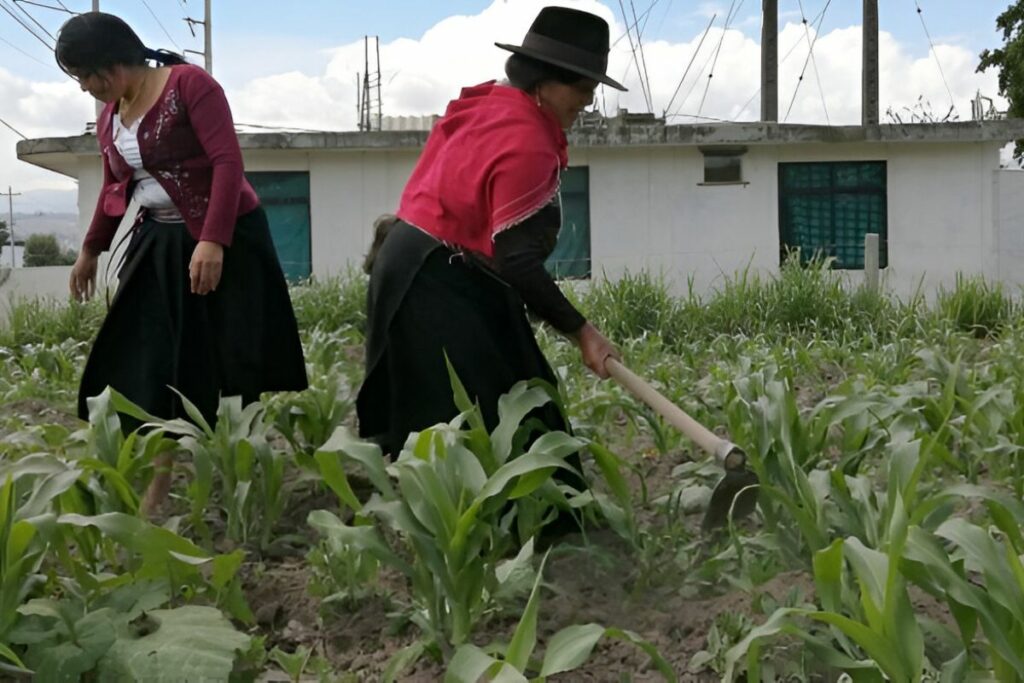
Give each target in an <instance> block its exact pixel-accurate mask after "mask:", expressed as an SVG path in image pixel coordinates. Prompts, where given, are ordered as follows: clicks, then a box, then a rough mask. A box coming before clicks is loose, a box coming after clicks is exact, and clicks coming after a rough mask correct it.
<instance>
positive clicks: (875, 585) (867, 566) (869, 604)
mask: <svg viewBox="0 0 1024 683" xmlns="http://www.w3.org/2000/svg"><path fill="white" fill-rule="evenodd" d="M844 555H845V556H846V559H847V560H849V562H850V565H851V566H852V567H853V573H854V576H856V577H857V583H858V584H860V587H861V604H862V605H863V607H864V612H865V616H866V617H867V621H868V625H869V627H870V628H871V630H872V631H874V632H875V633H878V634H881V633H883V632H884V630H885V625H884V623H883V621H882V610H883V608H884V606H885V597H886V580H887V579H888V575H889V559H888V558H887V557H886V556H885V555H884V554H883V553H880V552H878V551H877V550H872V549H871V548H868V547H866V546H864V544H863V543H861V542H860V540H859V539H857V538H854V537H850V538H848V539H847V540H846V544H845V548H844Z"/></svg>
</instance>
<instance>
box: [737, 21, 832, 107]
mask: <svg viewBox="0 0 1024 683" xmlns="http://www.w3.org/2000/svg"><path fill="white" fill-rule="evenodd" d="M824 20H825V12H824V10H822V11H821V12H818V15H817V16H816V17H814V18H813V19H811V25H812V26H814V24H817V25H818V26H817V27H816V28H815V29H814V32H815V34H817V33H820V32H821V24H822V23H823V22H824ZM802 42H803V40H799V39H798V40H797V41H796V42H795V43H793V47H791V48H789V50H787V51H786V54H785V55H784V56H783V57H782V59H780V60H779V64H784V63H786V61H787V60H789V58H790V57H792V56H793V52H795V51H796V49H797V48H798V47H800V43H802ZM760 94H761V86H758V88H757V90H755V91H754V94H753V95H751V96H750V99H748V100H747V103H746V104H744V105H743V108H742V109H740V110H739V112H737V114H736V118H735V119H733V121H738V120H739V118H740V116H742V115H743V112H745V111H746V110H747V109H748V108H749V107H750V105H751V104H752V103H753V102H754V100H755V99H756V98H757V96H758V95H760Z"/></svg>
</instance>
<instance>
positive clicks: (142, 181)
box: [114, 114, 183, 223]
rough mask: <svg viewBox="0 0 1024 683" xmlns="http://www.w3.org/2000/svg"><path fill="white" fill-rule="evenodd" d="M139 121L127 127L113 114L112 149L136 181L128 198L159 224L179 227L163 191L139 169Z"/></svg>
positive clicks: (155, 180) (170, 203) (151, 177)
mask: <svg viewBox="0 0 1024 683" xmlns="http://www.w3.org/2000/svg"><path fill="white" fill-rule="evenodd" d="M141 121H142V117H139V118H138V119H136V120H135V123H133V124H132V125H131V127H126V126H125V125H124V124H123V123H122V122H121V115H120V114H114V147H116V148H117V151H118V152H119V153H120V154H121V156H122V157H123V158H124V160H125V161H126V162H127V163H128V165H129V166H131V167H132V169H133V170H134V173H133V174H132V179H133V180H136V181H137V183H136V185H135V191H134V192H133V193H132V198H133V199H136V200H138V203H139V206H142V207H145V208H146V209H148V210H149V216H150V218H152V219H153V220H156V221H160V222H161V223H180V222H181V221H182V220H183V219H182V217H181V213H180V212H179V211H178V209H177V207H176V206H174V202H173V201H171V196H170V195H169V194H167V190H165V189H164V188H163V186H162V185H161V184H160V183H159V182H158V181H157V179H156V178H154V177H153V176H151V175H150V174H149V172H148V171H146V169H144V168H143V167H142V152H141V151H139V123H140V122H141Z"/></svg>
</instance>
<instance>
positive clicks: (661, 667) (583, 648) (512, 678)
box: [444, 555, 677, 683]
mask: <svg viewBox="0 0 1024 683" xmlns="http://www.w3.org/2000/svg"><path fill="white" fill-rule="evenodd" d="M546 560H547V556H546V555H545V557H544V559H543V560H542V561H541V564H540V569H538V571H537V578H536V580H535V581H534V583H533V589H532V590H531V591H530V597H529V599H528V600H527V602H526V607H525V608H524V609H523V616H522V617H521V618H520V620H519V623H518V625H517V626H516V629H515V633H513V634H512V639H511V640H510V641H509V642H508V645H507V646H500V645H495V646H491V647H489V648H487V651H485V650H484V649H482V648H480V647H477V646H476V645H473V644H472V643H464V644H462V645H460V646H459V648H458V649H457V650H456V651H455V655H454V656H453V657H452V660H451V662H449V664H448V668H447V671H446V673H445V678H444V681H445V683H477V681H480V680H488V681H508V683H528V682H529V681H534V682H537V683H543V681H545V680H546V679H547V677H548V676H554V675H556V674H561V673H567V672H570V671H573V670H575V669H578V668H579V667H580V666H582V665H583V664H585V663H586V661H587V659H589V658H590V655H591V653H592V652H593V650H594V647H595V646H596V645H597V644H598V642H600V641H601V639H602V638H616V639H620V640H624V641H626V642H628V643H632V644H633V645H636V646H637V647H638V648H640V649H641V650H643V651H644V652H645V653H646V654H647V655H648V656H650V658H651V662H652V663H653V664H654V666H655V668H656V669H657V670H658V672H659V673H661V675H662V676H663V677H664V679H665V680H666V681H675V680H677V679H676V674H675V672H674V671H673V670H672V666H671V665H670V664H669V663H668V662H666V661H665V659H664V658H663V657H662V656H661V654H660V653H659V652H658V650H657V649H656V648H655V647H654V646H653V645H651V644H650V643H648V642H647V641H645V640H644V639H643V638H641V637H640V636H639V635H637V634H636V633H633V632H632V631H624V630H622V629H617V628H605V627H604V626H601V625H599V624H581V625H575V626H568V627H566V628H564V629H562V630H561V631H559V632H558V633H556V634H554V635H553V636H552V637H551V638H550V639H549V640H548V642H547V647H546V649H545V651H544V658H543V659H542V660H540V661H538V660H536V659H535V658H534V657H533V652H534V650H535V649H536V647H537V617H538V613H539V610H540V586H541V575H542V574H543V571H544V562H545V561H546ZM529 674H534V675H532V676H529ZM528 676H529V677H528Z"/></svg>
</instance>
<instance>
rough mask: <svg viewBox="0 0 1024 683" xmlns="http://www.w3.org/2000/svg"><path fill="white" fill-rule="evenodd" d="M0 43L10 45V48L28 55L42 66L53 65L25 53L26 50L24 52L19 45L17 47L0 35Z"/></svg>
mask: <svg viewBox="0 0 1024 683" xmlns="http://www.w3.org/2000/svg"><path fill="white" fill-rule="evenodd" d="M0 43H5V44H6V45H7V46H8V47H10V48H11V49H12V50H16V51H18V52H20V53H21V54H23V55H25V56H26V57H28V58H29V59H31V60H32V61H33V62H35V63H36V64H42V65H43V66H50V67H52V66H53V64H47V63H46V62H44V61H43V60H41V59H36V58H35V57H33V56H32V55H30V54H29V53H27V52H25V51H24V50H22V49H21V48H20V47H18V46H17V45H15V44H14V43H12V42H11V41H9V40H7V39H6V38H2V37H0Z"/></svg>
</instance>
